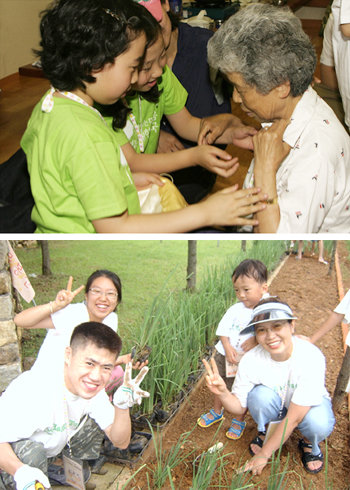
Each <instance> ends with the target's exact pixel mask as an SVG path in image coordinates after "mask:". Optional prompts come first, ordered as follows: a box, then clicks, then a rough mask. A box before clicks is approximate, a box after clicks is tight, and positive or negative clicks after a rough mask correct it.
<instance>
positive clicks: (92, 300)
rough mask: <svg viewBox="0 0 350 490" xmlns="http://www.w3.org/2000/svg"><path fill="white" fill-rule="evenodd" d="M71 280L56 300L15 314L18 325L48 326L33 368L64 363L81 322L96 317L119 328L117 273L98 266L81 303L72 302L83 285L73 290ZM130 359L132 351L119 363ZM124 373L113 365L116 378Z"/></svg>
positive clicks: (111, 326) (120, 293)
mask: <svg viewBox="0 0 350 490" xmlns="http://www.w3.org/2000/svg"><path fill="white" fill-rule="evenodd" d="M72 284H73V278H72V277H70V278H69V280H68V284H67V289H62V290H61V291H59V292H58V293H57V295H56V298H55V300H54V301H50V302H49V303H46V304H43V305H38V306H34V307H32V308H28V309H27V310H24V311H22V312H21V313H18V314H17V315H16V316H15V318H14V322H15V323H16V325H17V326H19V327H22V328H46V329H47V334H46V337H45V339H44V342H43V344H42V346H41V348H40V351H39V353H38V356H37V359H36V361H35V363H34V365H33V369H37V368H41V369H48V368H49V366H52V365H53V363H55V362H61V363H62V362H63V358H64V350H65V348H66V347H67V346H68V345H69V341H70V337H71V334H72V332H73V330H74V328H75V327H76V326H77V325H79V324H80V323H83V322H88V321H94V322H98V323H104V324H105V325H108V326H109V327H110V328H112V329H113V330H114V331H115V332H116V331H117V329H118V316H117V313H116V312H115V310H116V308H117V306H118V304H119V303H120V301H121V299H122V285H121V281H120V279H119V277H118V276H117V274H115V273H114V272H111V271H108V270H97V271H95V272H94V273H93V274H91V275H90V277H89V278H88V280H87V282H86V285H85V301H84V302H81V303H73V304H72V301H73V299H74V298H75V297H76V296H77V295H78V294H79V293H80V291H81V290H82V289H83V288H84V286H80V287H79V288H77V289H75V290H74V291H72ZM130 360H131V354H126V355H123V356H119V357H118V360H117V366H118V365H120V364H124V363H127V362H129V361H130ZM138 367H139V366H138ZM122 376H123V371H122V369H121V368H120V367H119V370H118V369H114V371H113V373H112V379H113V381H115V380H116V378H120V377H122ZM113 384H114V383H113Z"/></svg>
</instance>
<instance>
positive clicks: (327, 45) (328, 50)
mask: <svg viewBox="0 0 350 490" xmlns="http://www.w3.org/2000/svg"><path fill="white" fill-rule="evenodd" d="M333 24H334V19H333V14H330V16H329V17H328V21H327V24H326V27H325V28H324V31H323V44H322V53H321V57H320V63H322V64H323V65H326V66H334V54H333V42H332V31H333Z"/></svg>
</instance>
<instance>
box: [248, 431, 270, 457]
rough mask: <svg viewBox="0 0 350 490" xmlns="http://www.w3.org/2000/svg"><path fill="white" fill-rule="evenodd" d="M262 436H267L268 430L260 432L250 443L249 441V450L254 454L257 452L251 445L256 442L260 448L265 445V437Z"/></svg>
mask: <svg viewBox="0 0 350 490" xmlns="http://www.w3.org/2000/svg"><path fill="white" fill-rule="evenodd" d="M260 436H266V432H258V435H257V436H256V437H254V439H253V440H252V441H250V443H249V452H250V454H251V455H252V456H256V454H255V453H254V451H253V450H252V448H251V447H250V446H251V445H252V444H256V445H257V446H259V447H260V448H262V447H263V444H264V439H261V437H260Z"/></svg>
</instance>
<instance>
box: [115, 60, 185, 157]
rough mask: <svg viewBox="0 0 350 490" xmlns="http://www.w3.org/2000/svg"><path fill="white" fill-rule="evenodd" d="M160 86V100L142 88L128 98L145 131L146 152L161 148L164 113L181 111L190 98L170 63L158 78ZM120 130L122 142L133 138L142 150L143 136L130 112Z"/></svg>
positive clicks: (119, 140) (138, 121)
mask: <svg viewBox="0 0 350 490" xmlns="http://www.w3.org/2000/svg"><path fill="white" fill-rule="evenodd" d="M158 88H159V90H160V91H161V94H160V97H159V101H158V102H157V103H155V102H148V101H147V100H145V99H144V98H143V97H142V94H141V93H138V92H137V93H136V94H135V95H133V96H132V97H127V98H126V100H127V103H128V106H129V107H130V108H131V110H132V114H133V115H134V117H135V119H136V123H137V125H138V127H139V130H140V133H141V135H142V139H143V145H144V153H156V152H157V146H158V139H159V131H160V122H161V119H162V117H163V115H170V114H176V113H177V112H179V111H181V109H183V108H184V107H185V103H186V100H187V95H188V94H187V91H186V89H185V88H184V87H183V86H182V85H181V83H180V82H179V80H178V79H177V78H176V76H175V75H174V73H173V72H172V71H171V70H170V68H169V67H168V66H167V65H166V66H165V67H164V70H163V74H162V76H161V77H160V79H159V80H158ZM117 133H118V142H119V144H120V146H123V145H125V144H126V143H128V142H130V143H131V145H132V146H133V148H134V150H135V151H136V152H137V153H141V151H140V145H139V139H138V138H139V137H138V134H137V131H136V129H135V127H134V126H133V124H132V122H131V119H130V116H128V119H127V122H126V125H125V128H124V129H123V130H120V131H118V132H117Z"/></svg>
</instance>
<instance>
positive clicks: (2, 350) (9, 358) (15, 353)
mask: <svg viewBox="0 0 350 490" xmlns="http://www.w3.org/2000/svg"><path fill="white" fill-rule="evenodd" d="M18 361H20V357H19V349H18V343H17V342H11V343H10V344H5V345H3V346H2V347H0V365H2V364H11V363H14V362H18Z"/></svg>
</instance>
